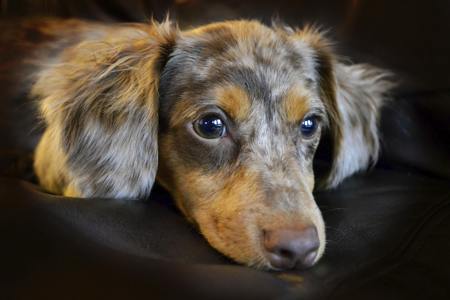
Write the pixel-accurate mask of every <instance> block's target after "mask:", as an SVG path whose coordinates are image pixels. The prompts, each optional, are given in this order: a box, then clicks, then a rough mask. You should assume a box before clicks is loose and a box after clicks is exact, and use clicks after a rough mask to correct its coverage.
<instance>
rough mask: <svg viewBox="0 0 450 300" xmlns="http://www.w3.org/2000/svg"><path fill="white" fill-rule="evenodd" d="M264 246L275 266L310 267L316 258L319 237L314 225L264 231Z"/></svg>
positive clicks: (286, 267) (285, 267)
mask: <svg viewBox="0 0 450 300" xmlns="http://www.w3.org/2000/svg"><path fill="white" fill-rule="evenodd" d="M264 247H265V250H266V253H267V258H268V259H269V261H270V264H271V265H272V266H273V267H274V268H277V269H292V268H294V267H300V268H308V267H311V266H312V265H313V264H314V261H315V259H316V256H317V250H318V248H319V237H318V234H317V230H316V228H315V227H313V226H311V227H307V228H305V229H302V230H292V229H278V230H272V231H264Z"/></svg>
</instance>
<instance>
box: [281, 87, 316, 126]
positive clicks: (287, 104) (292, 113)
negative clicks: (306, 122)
mask: <svg viewBox="0 0 450 300" xmlns="http://www.w3.org/2000/svg"><path fill="white" fill-rule="evenodd" d="M309 102H310V95H308V93H307V92H306V90H305V89H303V88H302V87H301V86H299V85H295V86H293V87H292V88H290V89H289V90H288V91H287V93H286V95H285V96H284V97H283V99H282V109H283V111H284V115H285V117H286V119H287V121H288V122H289V123H297V122H299V121H300V120H302V119H303V117H304V116H305V115H306V114H307V113H308V111H309V110H310V103H309Z"/></svg>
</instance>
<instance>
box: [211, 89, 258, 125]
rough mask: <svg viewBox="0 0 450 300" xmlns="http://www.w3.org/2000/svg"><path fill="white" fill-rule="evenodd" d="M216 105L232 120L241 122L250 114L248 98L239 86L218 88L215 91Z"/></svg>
mask: <svg viewBox="0 0 450 300" xmlns="http://www.w3.org/2000/svg"><path fill="white" fill-rule="evenodd" d="M215 94H216V97H217V98H216V99H217V105H218V106H219V107H221V108H222V109H223V110H224V111H225V112H226V113H227V114H229V115H230V116H231V117H232V118H233V119H234V120H236V121H242V120H244V119H245V118H246V117H247V116H248V115H249V113H250V106H251V102H250V98H249V97H248V94H247V93H246V92H245V91H244V89H242V88H241V87H239V86H236V85H229V86H220V87H218V88H217V89H216V90H215Z"/></svg>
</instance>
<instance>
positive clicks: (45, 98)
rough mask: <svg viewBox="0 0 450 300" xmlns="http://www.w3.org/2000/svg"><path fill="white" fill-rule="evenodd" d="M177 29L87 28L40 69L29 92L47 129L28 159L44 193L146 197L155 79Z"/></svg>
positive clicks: (153, 151)
mask: <svg viewBox="0 0 450 300" xmlns="http://www.w3.org/2000/svg"><path fill="white" fill-rule="evenodd" d="M88 26H99V25H88ZM97 29H98V31H95V30H97ZM177 32H178V31H177V28H175V26H173V25H172V24H170V22H168V21H166V22H164V23H161V24H158V23H153V24H152V25H149V26H147V25H145V26H144V25H143V26H138V25H136V26H134V25H129V26H115V27H112V28H111V27H101V28H92V30H91V31H90V32H88V34H89V38H90V40H88V41H85V42H81V43H80V44H78V45H76V46H73V47H70V48H68V49H66V50H64V51H63V52H62V54H61V56H60V58H59V62H58V63H56V64H53V65H51V66H44V67H43V69H42V70H41V71H40V73H39V74H38V78H37V81H36V83H35V85H34V87H33V89H32V94H33V95H34V96H37V97H38V99H39V105H40V111H41V113H42V116H43V119H44V121H45V123H46V126H47V128H46V131H45V133H44V136H43V138H42V139H41V141H40V143H39V145H38V148H37V150H36V154H35V170H36V173H37V176H38V178H39V181H40V183H41V184H42V185H43V186H44V187H45V188H47V189H48V190H50V191H52V192H56V193H64V194H65V195H67V196H79V197H94V196H96V197H114V198H136V197H144V196H147V195H148V194H149V193H150V190H151V188H152V185H153V183H154V180H155V175H156V171H157V165H158V145H157V142H158V107H159V103H158V102H159V101H158V85H159V76H160V73H161V71H162V68H163V67H164V64H165V61H166V60H167V58H168V56H169V53H170V51H171V49H172V47H174V44H175V41H176V37H177ZM92 37H94V38H92Z"/></svg>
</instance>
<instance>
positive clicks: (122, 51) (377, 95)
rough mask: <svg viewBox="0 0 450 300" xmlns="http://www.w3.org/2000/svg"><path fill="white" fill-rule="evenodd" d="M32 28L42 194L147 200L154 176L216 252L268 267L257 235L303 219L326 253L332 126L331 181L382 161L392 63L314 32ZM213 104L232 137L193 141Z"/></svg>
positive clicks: (239, 24)
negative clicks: (323, 173)
mask: <svg viewBox="0 0 450 300" xmlns="http://www.w3.org/2000/svg"><path fill="white" fill-rule="evenodd" d="M29 26H35V27H34V29H35V30H38V31H40V32H41V33H43V34H46V35H48V36H49V42H47V43H46V44H45V45H44V46H42V47H40V52H39V56H38V59H39V65H40V67H39V68H38V69H36V72H35V73H34V76H35V77H34V78H35V84H34V85H33V88H32V95H33V96H34V97H36V98H37V99H38V101H39V102H38V103H39V107H40V112H41V116H42V119H43V121H44V122H45V125H46V129H45V132H44V134H43V137H42V139H41V141H40V143H39V145H38V147H37V150H36V153H35V171H36V174H37V176H38V178H39V182H40V184H41V185H42V186H43V187H44V188H45V189H47V190H48V191H50V192H53V193H57V194H64V195H66V196H72V197H83V198H89V197H112V198H126V199H138V198H145V197H148V196H149V194H150V191H151V188H152V186H153V184H154V182H155V180H156V181H158V182H159V183H160V184H161V185H163V186H164V187H165V188H166V189H167V190H168V191H169V192H170V193H171V194H172V196H173V197H174V199H175V202H176V204H177V206H178V207H179V208H180V210H181V211H182V212H183V214H184V215H185V216H186V217H187V218H188V219H189V220H190V221H191V222H193V223H194V224H196V225H197V226H198V228H199V230H200V231H201V233H202V234H203V235H204V236H205V238H206V239H207V240H208V241H209V243H210V244H211V245H212V246H213V247H214V248H216V249H217V250H219V251H220V252H222V253H223V254H225V255H227V256H229V257H231V258H232V259H234V260H236V261H238V262H240V263H243V264H247V265H251V266H255V267H259V268H272V266H271V265H270V263H269V262H268V260H267V258H266V256H265V254H264V252H263V250H262V246H261V245H262V233H263V232H264V231H266V230H272V229H276V228H291V229H296V228H305V227H307V226H314V227H315V228H316V230H317V232H318V235H319V240H320V247H319V250H318V254H317V257H316V258H315V261H318V260H319V259H320V257H321V256H322V254H323V252H324V249H325V226H324V221H323V218H322V216H321V212H320V210H319V209H318V207H317V205H316V203H315V201H314V198H313V194H312V191H313V188H314V185H315V179H314V174H313V169H312V161H313V157H314V153H315V150H316V148H317V145H318V143H319V140H320V137H321V135H323V133H324V131H325V130H329V131H330V132H331V136H332V140H333V162H332V167H331V170H330V172H329V174H328V176H327V178H326V180H325V186H326V187H335V186H337V185H338V184H339V183H340V182H341V181H342V180H343V179H344V178H346V177H348V176H350V175H352V174H354V173H355V172H358V171H360V170H363V169H366V168H367V167H368V166H369V165H370V164H371V163H373V162H375V161H376V159H377V155H378V151H379V138H378V131H377V122H378V115H379V110H380V107H381V106H382V104H383V102H384V101H385V98H386V95H387V92H388V91H389V89H390V88H391V83H390V81H389V80H388V79H387V78H388V75H389V74H388V73H387V72H385V71H383V70H380V69H377V68H375V67H373V66H370V65H365V64H360V65H349V64H344V63H342V62H341V61H340V59H339V58H338V57H337V56H336V55H335V54H334V51H333V49H332V46H331V43H330V41H329V40H328V39H327V38H326V37H324V35H323V34H322V33H321V32H320V31H318V30H316V29H314V28H312V27H305V28H303V29H294V28H289V27H286V26H279V25H274V26H272V27H268V26H265V25H262V24H261V23H259V22H257V21H227V22H221V23H214V24H210V25H206V26H202V27H199V28H195V29H192V30H187V31H181V30H179V29H178V28H177V27H176V26H175V25H173V24H172V23H171V22H168V21H166V22H163V23H155V22H153V23H151V24H121V25H113V24H110V25H104V24H98V23H90V22H83V21H75V20H66V21H43V22H42V21H41V23H39V24H38V25H29ZM48 53H52V55H48ZM207 112H214V113H216V114H218V115H220V116H222V117H223V119H224V120H226V121H227V130H228V132H229V134H228V135H227V136H226V137H224V138H220V139H216V140H204V139H201V138H199V137H198V136H196V134H195V132H194V130H193V125H192V124H193V122H195V120H197V119H198V118H199V117H201V116H202V115H203V114H205V113H207ZM310 114H314V116H315V117H317V120H318V121H319V123H320V125H319V128H318V132H317V133H316V134H315V135H314V136H313V137H312V138H309V139H306V138H303V137H302V136H301V135H300V131H299V124H300V122H301V121H302V120H303V118H305V116H307V115H310Z"/></svg>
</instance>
